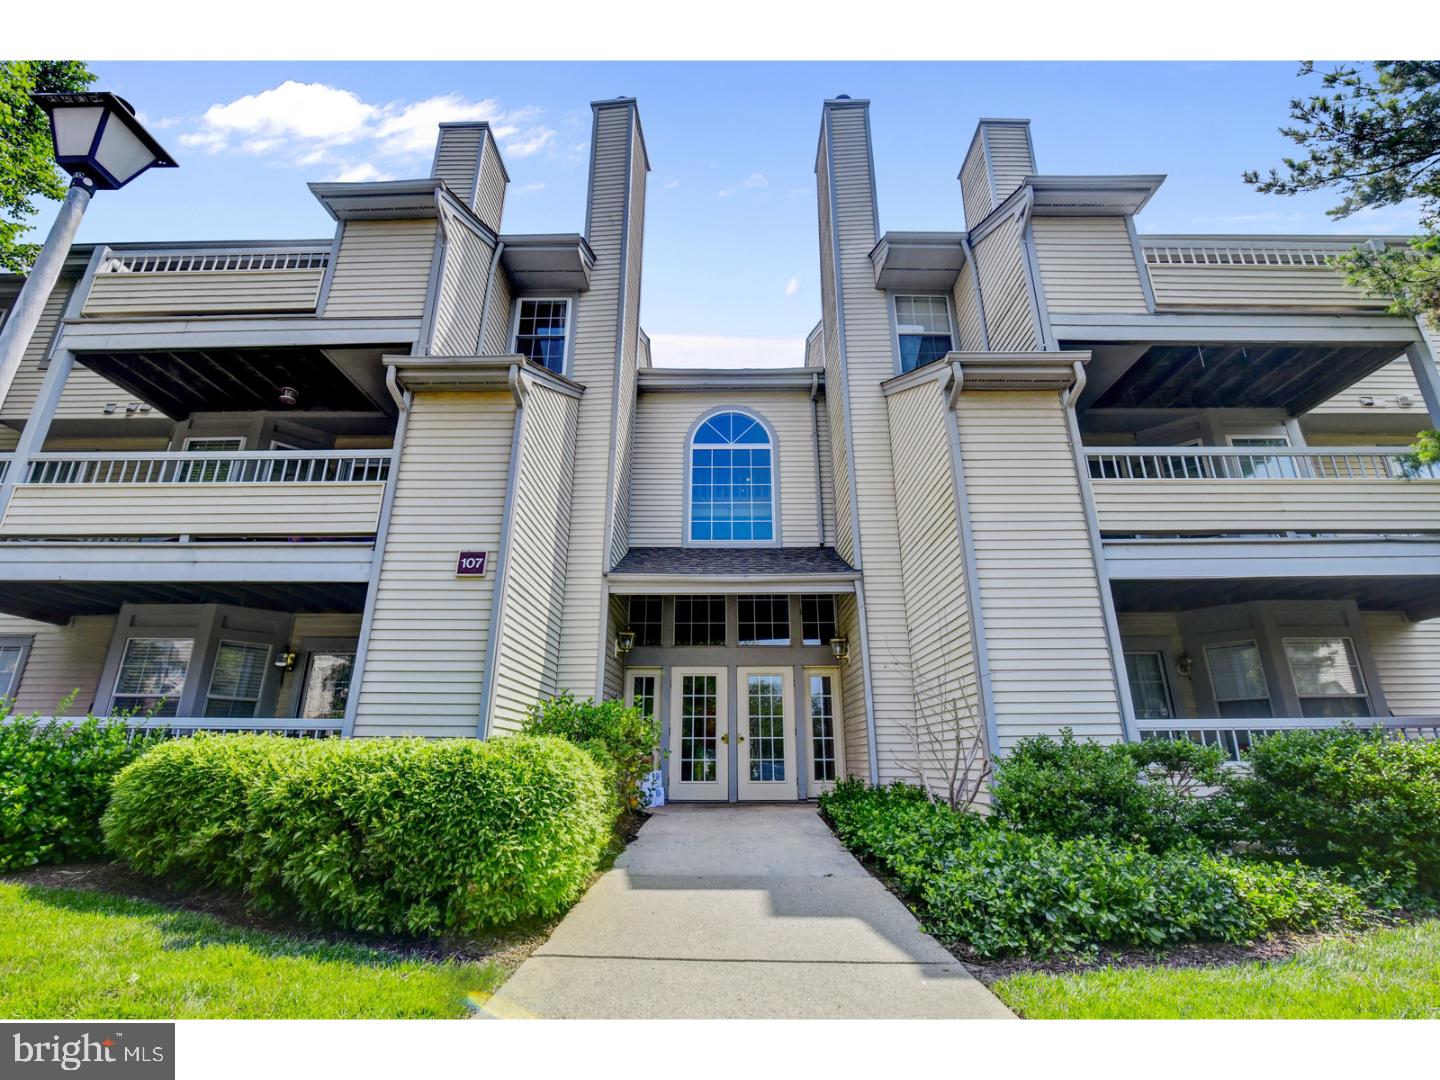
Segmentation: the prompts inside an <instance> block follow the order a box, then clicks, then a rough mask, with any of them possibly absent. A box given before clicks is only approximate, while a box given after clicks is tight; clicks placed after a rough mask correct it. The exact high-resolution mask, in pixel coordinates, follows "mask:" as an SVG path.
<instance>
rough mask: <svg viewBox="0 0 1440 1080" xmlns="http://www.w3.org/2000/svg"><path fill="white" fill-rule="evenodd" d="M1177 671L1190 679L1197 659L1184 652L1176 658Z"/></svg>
mask: <svg viewBox="0 0 1440 1080" xmlns="http://www.w3.org/2000/svg"><path fill="white" fill-rule="evenodd" d="M1175 670H1176V671H1178V672H1179V673H1180V674H1181V675H1183V676H1184V677H1185V678H1187V679H1188V678H1190V675H1191V673H1192V672H1193V671H1194V670H1195V658H1194V657H1193V656H1191V655H1190V654H1189V653H1188V652H1182V653H1181V654H1180V655H1179V656H1177V657H1176V658H1175Z"/></svg>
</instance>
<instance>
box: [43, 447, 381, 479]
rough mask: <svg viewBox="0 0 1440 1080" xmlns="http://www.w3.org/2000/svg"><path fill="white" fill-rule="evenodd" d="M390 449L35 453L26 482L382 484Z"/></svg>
mask: <svg viewBox="0 0 1440 1080" xmlns="http://www.w3.org/2000/svg"><path fill="white" fill-rule="evenodd" d="M390 459H391V453H390V451H388V450H385V451H373V450H372V451H364V452H361V453H356V452H354V451H347V450H274V451H253V450H250V451H247V450H241V451H235V452H232V453H225V454H202V453H196V454H191V453H185V452H180V453H175V452H169V453H144V454H35V455H33V456H32V457H31V458H30V465H29V469H28V471H27V473H26V476H25V479H24V481H23V483H26V484H275V483H286V484H344V483H373V482H383V481H384V480H386V479H388V478H389V476H390Z"/></svg>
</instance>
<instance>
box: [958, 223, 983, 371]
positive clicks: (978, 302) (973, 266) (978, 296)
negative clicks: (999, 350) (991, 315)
mask: <svg viewBox="0 0 1440 1080" xmlns="http://www.w3.org/2000/svg"><path fill="white" fill-rule="evenodd" d="M960 250H962V251H963V252H965V261H966V262H967V263H969V264H970V280H971V281H972V282H974V284H975V313H976V314H977V315H978V316H979V318H980V347H981V348H982V349H984V350H985V351H986V352H989V351H990V327H989V326H988V325H986V323H985V294H984V292H983V291H982V290H981V288H980V264H979V263H978V262H976V261H975V252H974V251H973V250H972V249H971V247H970V234H969V233H968V232H967V233H966V234H965V235H963V236H962V237H960Z"/></svg>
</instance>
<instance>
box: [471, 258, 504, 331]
mask: <svg viewBox="0 0 1440 1080" xmlns="http://www.w3.org/2000/svg"><path fill="white" fill-rule="evenodd" d="M503 254H505V241H504V240H497V241H496V242H495V250H494V252H492V253H491V255H490V272H489V273H488V274H486V275H485V293H484V295H483V296H482V297H481V298H480V328H479V329H478V330H477V331H476V332H475V355H476V356H484V355H485V328H486V327H487V326H489V325H490V297H491V295H492V294H493V293H494V291H495V272H496V271H497V270H499V269H500V256H501V255H503Z"/></svg>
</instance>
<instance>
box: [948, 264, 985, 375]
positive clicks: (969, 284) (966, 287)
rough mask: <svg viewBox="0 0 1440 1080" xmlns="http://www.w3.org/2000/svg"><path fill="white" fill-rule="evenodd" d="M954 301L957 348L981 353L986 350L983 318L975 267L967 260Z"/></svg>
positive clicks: (958, 280)
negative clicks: (977, 295) (976, 290)
mask: <svg viewBox="0 0 1440 1080" xmlns="http://www.w3.org/2000/svg"><path fill="white" fill-rule="evenodd" d="M952 299H953V300H954V302H955V319H956V324H957V325H956V327H955V348H957V349H959V350H960V351H962V352H980V351H981V350H982V349H984V348H985V338H984V336H983V335H984V330H983V328H982V325H981V324H982V323H983V321H984V320H983V316H982V315H981V314H980V302H979V300H978V299H977V297H976V296H975V267H974V266H973V265H971V263H970V261H969V260H968V259H967V260H966V261H965V263H964V265H962V266H961V267H960V274H959V276H958V277H956V279H955V289H954V294H953V297H952Z"/></svg>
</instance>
